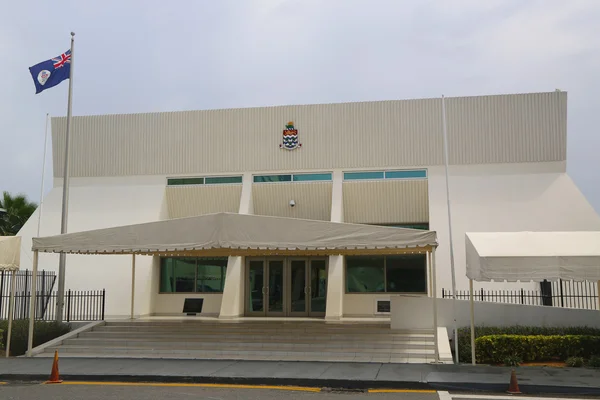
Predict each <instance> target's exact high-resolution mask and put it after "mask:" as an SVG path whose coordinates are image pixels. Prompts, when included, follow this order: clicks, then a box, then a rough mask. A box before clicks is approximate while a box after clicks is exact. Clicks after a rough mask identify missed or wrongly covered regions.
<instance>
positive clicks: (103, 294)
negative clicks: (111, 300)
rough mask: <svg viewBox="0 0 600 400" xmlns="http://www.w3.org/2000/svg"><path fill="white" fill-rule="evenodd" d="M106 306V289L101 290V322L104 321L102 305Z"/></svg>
mask: <svg viewBox="0 0 600 400" xmlns="http://www.w3.org/2000/svg"><path fill="white" fill-rule="evenodd" d="M105 304H106V289H102V319H101V320H102V321H104V305H105Z"/></svg>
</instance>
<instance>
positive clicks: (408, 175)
mask: <svg viewBox="0 0 600 400" xmlns="http://www.w3.org/2000/svg"><path fill="white" fill-rule="evenodd" d="M418 178H421V179H422V178H427V171H426V170H424V169H412V170H410V169H409V170H404V171H385V179H418Z"/></svg>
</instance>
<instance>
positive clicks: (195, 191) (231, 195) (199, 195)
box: [166, 185, 242, 218]
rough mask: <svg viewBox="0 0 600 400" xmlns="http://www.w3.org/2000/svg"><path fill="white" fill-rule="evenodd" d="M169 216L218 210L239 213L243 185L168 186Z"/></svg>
mask: <svg viewBox="0 0 600 400" xmlns="http://www.w3.org/2000/svg"><path fill="white" fill-rule="evenodd" d="M166 191H167V192H166V194H167V208H168V210H169V218H183V217H193V216H197V215H203V214H212V213H217V212H234V213H237V212H238V211H239V208H240V197H241V195H242V185H215V186H208V185H207V186H171V187H167V188H166Z"/></svg>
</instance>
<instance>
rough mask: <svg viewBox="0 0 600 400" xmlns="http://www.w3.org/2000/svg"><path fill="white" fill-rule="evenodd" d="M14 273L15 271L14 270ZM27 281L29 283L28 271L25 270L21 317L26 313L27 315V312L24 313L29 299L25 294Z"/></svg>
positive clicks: (24, 316)
mask: <svg viewBox="0 0 600 400" xmlns="http://www.w3.org/2000/svg"><path fill="white" fill-rule="evenodd" d="M14 273H16V271H15V272H14ZM28 283H29V271H28V270H25V290H23V297H21V316H22V317H23V318H22V319H26V318H27V315H29V314H26V311H27V310H28V308H27V302H28V301H29V296H27V289H28V288H27V286H28Z"/></svg>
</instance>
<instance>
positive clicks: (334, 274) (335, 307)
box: [325, 171, 346, 320]
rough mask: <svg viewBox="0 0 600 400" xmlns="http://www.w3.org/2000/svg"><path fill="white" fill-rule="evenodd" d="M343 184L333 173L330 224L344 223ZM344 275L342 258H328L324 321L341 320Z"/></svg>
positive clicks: (339, 173) (339, 177)
mask: <svg viewBox="0 0 600 400" xmlns="http://www.w3.org/2000/svg"><path fill="white" fill-rule="evenodd" d="M343 182H344V175H343V172H342V171H334V172H333V190H332V195H331V222H344V191H343ZM345 275H346V274H345V271H344V256H329V269H328V273H327V304H326V308H325V319H329V320H336V319H340V318H342V316H343V315H344V292H345V289H344V286H345V282H346V278H345Z"/></svg>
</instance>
